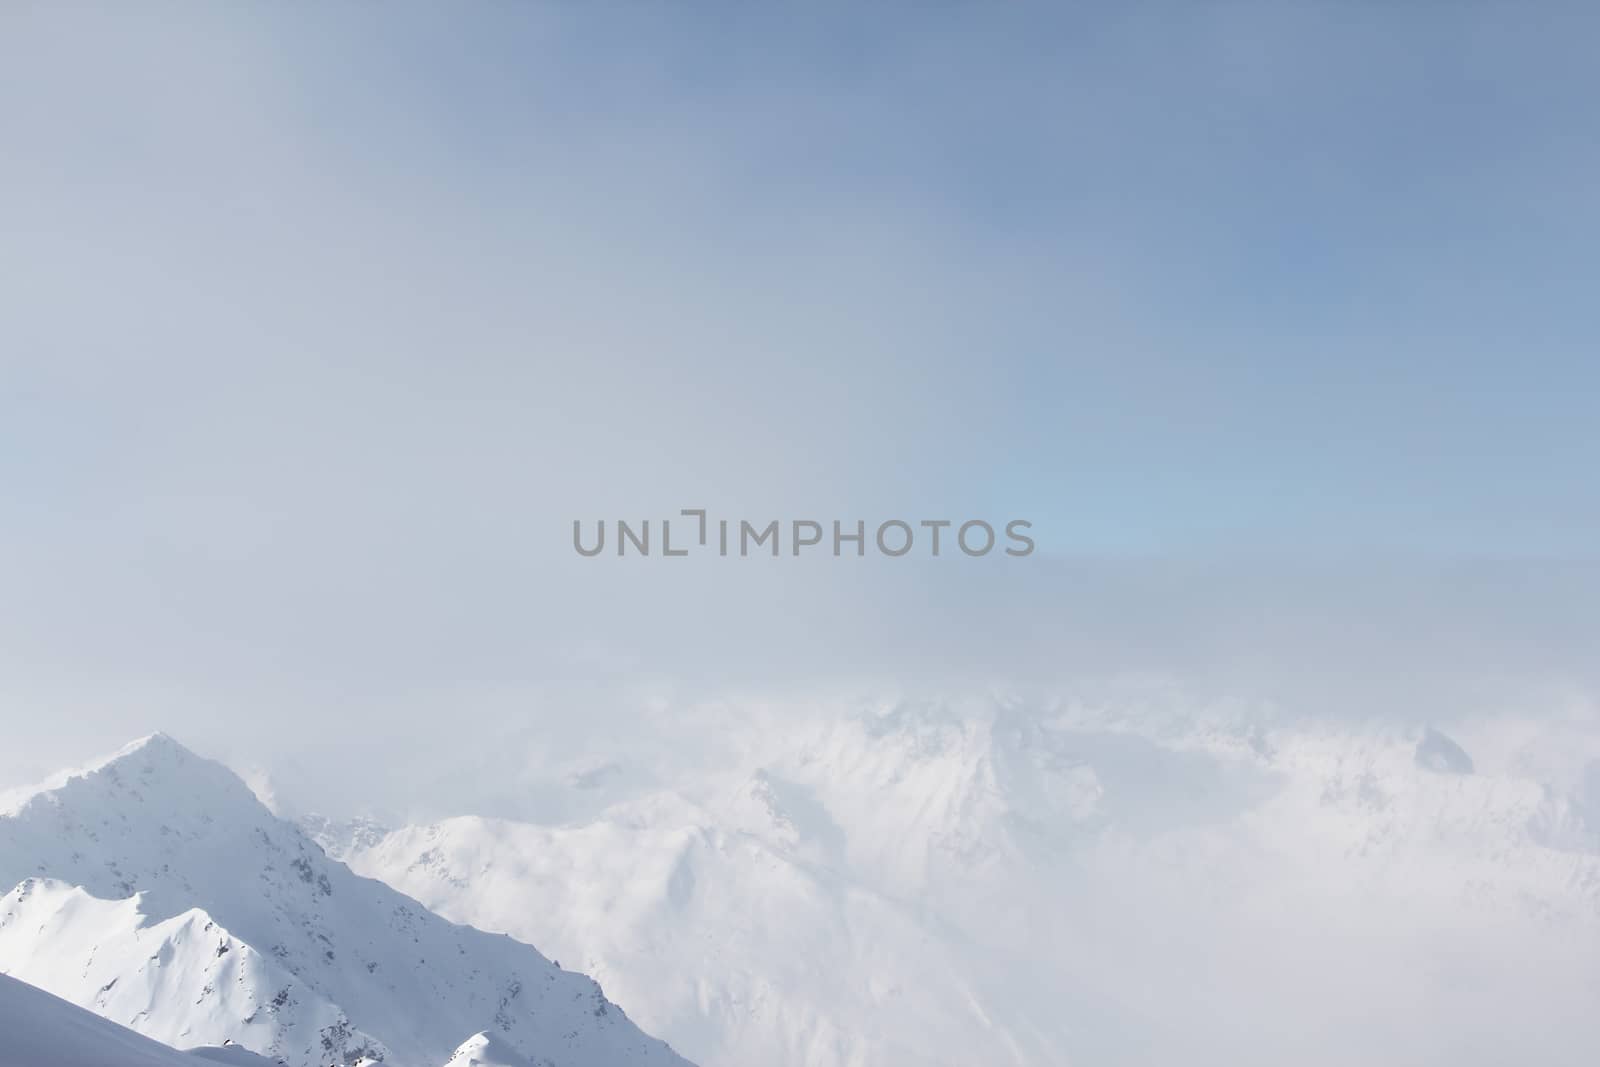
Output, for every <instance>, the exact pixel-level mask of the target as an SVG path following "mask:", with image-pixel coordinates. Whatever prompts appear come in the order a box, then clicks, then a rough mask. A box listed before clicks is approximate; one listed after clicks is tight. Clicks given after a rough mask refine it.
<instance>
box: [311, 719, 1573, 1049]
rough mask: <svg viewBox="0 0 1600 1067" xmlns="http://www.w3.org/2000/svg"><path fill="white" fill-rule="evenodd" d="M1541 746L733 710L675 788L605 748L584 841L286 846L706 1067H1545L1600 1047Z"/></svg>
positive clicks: (1551, 738)
mask: <svg viewBox="0 0 1600 1067" xmlns="http://www.w3.org/2000/svg"><path fill="white" fill-rule="evenodd" d="M674 725H675V727H676V728H679V729H680V730H681V731H682V735H683V736H685V737H688V736H694V733H693V732H694V731H695V730H697V729H700V728H701V727H702V726H704V725H705V724H694V723H690V722H689V721H687V718H685V719H684V720H683V721H682V722H681V723H675V724H674ZM1569 725H1570V726H1571V729H1570V730H1569V731H1568V732H1567V733H1561V732H1560V729H1561V727H1560V725H1559V724H1551V725H1548V726H1546V727H1543V728H1541V730H1539V731H1533V732H1528V731H1524V732H1521V733H1519V732H1517V730H1516V729H1515V728H1513V727H1511V726H1507V727H1505V728H1504V729H1501V730H1500V731H1499V732H1496V729H1495V728H1493V727H1492V726H1486V727H1485V728H1484V729H1483V730H1480V731H1479V732H1478V733H1476V734H1474V735H1473V736H1472V737H1470V738H1468V737H1462V738H1458V739H1456V740H1452V739H1451V738H1449V737H1446V736H1445V735H1443V734H1440V733H1437V732H1430V733H1421V732H1416V731H1401V730H1390V731H1385V730H1376V729H1366V728H1360V727H1355V726H1350V727H1314V726H1308V725H1303V724H1302V725H1284V724H1279V725H1274V724H1273V723H1271V722H1267V723H1265V724H1263V723H1262V722H1261V721H1259V720H1256V719H1253V718H1251V717H1249V716H1241V717H1235V716H1232V715H1231V714H1223V713H1218V714H1216V715H1212V716H1209V717H1208V716H1204V715H1196V714H1194V713H1193V712H1192V710H1182V711H1181V713H1175V714H1172V715H1163V714H1160V713H1159V712H1158V711H1151V710H1149V709H1144V710H1140V711H1139V712H1138V713H1137V714H1124V713H1113V712H1111V711H1107V710H1104V709H1100V708H1095V707H1087V706H1086V707H1062V708H1057V709H1054V710H1052V711H1051V712H1049V713H1048V714H1041V713H1037V712H1033V711H1024V710H1023V709H1020V708H1013V707H1009V706H1007V705H1006V704H1005V703H1003V702H994V703H991V704H986V705H984V706H981V707H977V708H974V707H963V708H961V709H959V710H956V709H949V708H944V707H940V706H935V705H912V704H895V705H886V706H883V707H873V708H864V709H861V710H859V711H852V712H850V713H848V714H844V715H842V716H839V717H833V718H828V719H826V720H804V719H802V718H798V717H797V718H794V719H786V718H785V717H784V716H782V715H774V716H770V717H767V718H764V719H762V718H759V717H756V716H754V715H753V714H752V715H751V716H750V717H748V719H741V718H739V717H737V716H735V717H730V718H728V719H726V720H723V721H721V722H720V723H719V724H718V728H717V731H716V732H715V733H713V732H711V731H707V730H702V731H701V734H700V736H705V737H711V736H716V737H718V738H719V739H720V741H719V743H718V744H717V745H715V746H713V745H705V746H699V745H693V744H689V743H682V744H679V745H677V746H675V747H674V748H672V750H671V751H672V752H674V753H693V754H694V755H684V756H682V757H681V758H683V759H685V760H686V761H687V760H692V759H698V760H700V762H698V763H691V762H686V763H685V764H684V765H683V766H680V767H673V766H671V765H667V764H664V763H663V762H661V761H660V760H654V761H652V757H651V755H650V754H649V753H648V752H646V751H645V750H643V749H641V750H640V751H639V752H635V753H631V754H630V753H626V752H611V753H607V754H606V755H605V758H606V759H607V760H614V761H616V762H615V763H608V764H607V773H606V776H605V779H606V784H605V787H604V788H605V789H606V790H608V791H609V795H608V796H607V798H606V799H607V803H606V804H605V805H603V806H601V808H600V810H598V811H597V812H593V813H587V814H583V815H581V816H579V817H577V818H568V819H565V820H562V821H558V822H553V823H551V824H540V823H537V822H530V821H512V820H506V819H490V818H479V817H470V816H469V817H459V818H450V819H445V820H443V821H439V822H431V823H427V824H424V825H415V826H407V827H403V828H401V829H397V830H394V831H392V832H388V833H383V832H382V831H380V830H377V829H375V828H374V827H373V826H372V825H371V823H370V822H358V823H356V824H354V825H353V826H352V827H351V828H350V829H349V830H345V829H341V827H340V826H339V825H338V824H337V823H335V822H331V821H329V820H326V819H322V820H313V821H314V824H315V826H316V834H317V836H318V837H319V838H320V839H321V840H322V841H323V843H324V844H325V845H326V847H327V848H329V849H330V851H331V852H333V853H334V854H336V855H340V856H343V857H344V858H346V859H347V861H348V862H349V863H350V864H351V866H352V867H353V868H354V869H356V870H357V871H360V872H362V873H364V874H368V875H371V876H373V877H378V878H382V879H384V880H385V881H387V882H389V883H390V884H391V885H393V886H395V887H396V888H398V889H400V890H402V891H403V892H405V893H407V894H410V895H412V896H414V897H416V898H417V899H418V900H421V901H423V902H424V903H426V904H427V905H428V906H429V907H431V908H433V909H435V910H436V911H438V912H439V913H440V914H442V915H445V916H447V917H449V918H452V919H455V920H457V921H461V922H469V923H471V924H473V925H474V926H477V927H480V928H482V929H488V930H499V931H505V932H508V933H510V934H512V935H513V936H515V937H518V938H521V939H524V940H528V941H530V942H532V943H535V944H538V945H540V946H542V947H544V948H545V950H546V951H549V952H551V953H552V954H554V955H555V956H556V957H557V958H558V959H560V960H562V961H563V962H565V963H567V964H568V965H569V966H576V967H579V968H581V969H583V970H584V971H586V972H587V973H590V974H593V975H595V976H596V977H597V978H598V979H599V980H601V981H602V982H603V983H604V984H605V986H606V988H607V989H608V990H610V991H611V992H612V993H614V994H615V995H617V996H618V997H619V998H620V999H621V1000H622V1001H623V1002H624V1003H626V1004H628V1006H629V1009H630V1012H631V1013H632V1014H633V1016H634V1017H635V1018H637V1019H638V1020H639V1021H640V1024H641V1025H642V1026H644V1027H645V1028H646V1029H647V1030H649V1031H650V1032H652V1033H657V1034H660V1035H662V1036H663V1037H665V1038H667V1039H668V1040H669V1041H671V1042H672V1044H673V1045H674V1047H676V1048H679V1049H681V1050H682V1051H683V1052H684V1054H685V1055H687V1056H689V1057H691V1058H693V1059H695V1060H696V1062H699V1063H702V1064H704V1065H705V1067H748V1065H751V1064H761V1065H762V1067H867V1065H877V1064H916V1065H919V1067H969V1065H971V1064H977V1063H982V1064H986V1065H1002V1064H1011V1065H1028V1067H1060V1065H1061V1064H1065V1063H1083V1064H1106V1063H1129V1064H1142V1063H1185V1064H1197V1063H1226V1064H1230V1065H1242V1064H1257V1063H1259V1064H1273V1063H1284V1062H1294V1063H1297V1064H1302V1065H1305V1064H1322V1063H1326V1064H1347V1063H1350V1062H1358V1061H1360V1060H1362V1059H1368V1060H1372V1061H1374V1062H1387V1063H1407V1064H1450V1065H1452V1067H1458V1065H1461V1064H1494V1063H1505V1062H1512V1061H1515V1060H1520V1061H1522V1062H1534V1061H1538V1062H1541V1063H1571V1062H1574V1060H1573V1058H1572V1056H1573V1053H1572V1051H1571V1050H1573V1049H1575V1048H1584V1047H1587V1048H1590V1049H1593V1048H1594V1047H1596V1044H1597V1042H1600V1016H1597V1014H1596V1013H1595V1012H1593V1011H1592V1004H1593V1003H1595V1002H1597V1001H1596V999H1595V998H1596V997H1597V996H1600V849H1597V837H1596V834H1595V829H1596V827H1600V818H1597V816H1600V785H1597V783H1600V762H1597V760H1600V749H1597V748H1596V745H1595V740H1594V738H1595V734H1594V731H1593V730H1592V729H1591V727H1590V726H1589V725H1588V723H1587V720H1583V721H1579V722H1575V723H1572V724H1569ZM1458 741H1459V742H1461V743H1458ZM619 747H621V745H619ZM1469 750H1470V754H1469ZM658 751H665V749H658ZM706 753H711V755H709V756H708V755H706ZM1474 761H1476V762H1475V763H1474ZM549 778H550V781H551V782H557V781H560V780H563V779H565V780H568V781H571V782H574V783H576V784H575V785H574V788H575V789H579V788H586V789H588V791H590V792H593V789H592V788H589V787H591V786H592V784H593V781H594V779H595V778H596V776H593V775H582V774H577V775H575V774H572V773H571V769H570V768H555V769H554V770H553V771H552V774H551V775H550V776H549ZM619 783H620V784H619ZM630 783H638V784H637V786H636V787H633V786H631V785H630ZM540 788H545V786H544V785H541V786H540ZM581 802H582V797H581V796H575V798H574V799H573V802H572V804H571V805H569V809H572V808H576V807H577V806H578V805H580V804H581Z"/></svg>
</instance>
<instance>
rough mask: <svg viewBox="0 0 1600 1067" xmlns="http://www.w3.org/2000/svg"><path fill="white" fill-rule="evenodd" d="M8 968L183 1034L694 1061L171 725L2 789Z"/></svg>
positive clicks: (285, 1054)
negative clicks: (188, 746)
mask: <svg viewBox="0 0 1600 1067" xmlns="http://www.w3.org/2000/svg"><path fill="white" fill-rule="evenodd" d="M0 884H4V885H15V886H16V888H15V889H14V890H13V891H11V892H10V893H9V894H8V895H7V896H6V897H5V898H4V905H3V910H0V971H3V972H6V973H9V974H11V975H13V976H16V977H18V978H21V979H23V980H25V981H28V982H31V983H33V984H36V985H38V986H40V987H41V988H44V989H46V990H48V991H49V992H51V993H54V994H56V995H57V996H60V997H63V998H65V999H67V1000H69V1001H71V1002H72V1003H74V1004H78V1005H80V1006H83V1007H86V1008H89V1009H91V1010H93V1011H95V1012H98V1013H100V1014H102V1015H105V1016H106V1017H108V1018H110V1019H112V1020H114V1021H116V1022H118V1023H122V1024H125V1025H127V1026H129V1027H131V1028H133V1029H135V1030H137V1031H139V1032H140V1033H143V1034H146V1035H149V1036H151V1037H155V1038H158V1039H160V1040H162V1041H164V1042H166V1043H169V1044H173V1045H183V1046H188V1045H198V1044H221V1043H222V1042H223V1041H225V1040H230V1039H231V1040H232V1041H235V1042H237V1043H238V1044H240V1045H242V1046H245V1047H246V1048H249V1049H253V1050H255V1051H257V1052H260V1053H263V1054H266V1055H270V1056H273V1057H282V1058H283V1059H285V1060H286V1061H287V1062H288V1063H289V1064H291V1065H294V1067H313V1065H321V1064H326V1063H328V1062H330V1061H338V1062H349V1061H354V1060H356V1059H358V1058H360V1057H362V1056H367V1057H374V1058H379V1057H381V1058H382V1059H383V1060H385V1061H386V1062H388V1063H393V1064H398V1065H400V1067H434V1065H436V1064H439V1063H442V1062H444V1061H445V1060H446V1059H447V1058H448V1057H449V1056H450V1055H451V1054H452V1050H453V1049H456V1048H457V1046H458V1045H459V1044H460V1042H461V1041H462V1039H463V1038H464V1037H466V1036H467V1035H470V1034H474V1033H479V1032H487V1033H490V1034H493V1035H494V1038H495V1041H496V1042H497V1043H498V1044H499V1046H501V1047H504V1048H505V1049H507V1050H510V1051H511V1052H514V1053H515V1054H516V1055H519V1056H522V1057H525V1058H526V1059H527V1060H528V1061H529V1062H531V1063H535V1064H539V1065H541V1067H543V1065H561V1067H569V1065H570V1067H613V1065H619V1064H628V1065H634V1064H638V1065H660V1067H668V1065H671V1067H681V1065H682V1064H684V1062H685V1061H683V1060H682V1059H681V1058H680V1057H678V1056H677V1055H675V1054H674V1053H673V1052H672V1051H671V1050H670V1049H669V1048H668V1047H667V1046H666V1045H664V1044H662V1043H661V1042H660V1041H657V1040H655V1039H653V1038H651V1037H648V1036H646V1035H645V1034H644V1033H642V1032H641V1031H640V1030H639V1029H638V1028H637V1027H636V1026H634V1024H633V1023H632V1022H631V1021H630V1020H629V1019H628V1018H627V1017H626V1015H624V1014H623V1012H622V1011H621V1010H620V1009H619V1008H618V1007H617V1006H616V1005H615V1004H613V1003H612V1002H610V1001H609V1000H607V999H606V997H605V996H604V994H602V992H601V990H600V988H599V986H598V985H596V984H595V982H594V981H592V980H591V979H589V978H587V977H585V976H583V975H580V974H576V973H572V972H568V971H563V970H561V969H559V968H558V967H556V966H554V965H552V964H551V963H550V962H549V961H548V960H547V959H546V958H545V957H543V956H542V955H540V954H539V953H538V952H537V951H535V950H534V949H532V948H530V947H528V946H527V945H526V944H523V943H520V942H518V941H514V940H512V939H510V938H508V937H506V936H504V935H494V934H488V933H482V932H480V931H478V930H474V929H471V928H468V927H464V926H457V925H455V924H453V923H450V922H447V921H445V920H443V919H441V918H439V917H438V916H436V915H434V914H432V913H430V912H429V911H428V910H427V909H426V908H424V907H422V906H421V905H419V904H418V903H417V902H416V901H414V900H412V899H409V898H407V897H404V896H402V895H401V894H399V893H397V892H395V891H394V890H393V889H391V888H389V887H388V886H385V885H382V884H380V883H378V882H374V881H370V880H367V879H364V878H359V877H357V876H355V875H353V874H352V873H351V872H350V871H349V870H348V869H347V868H346V867H345V866H344V865H343V864H341V863H338V862H336V861H334V860H331V859H329V858H328V857H327V856H326V855H324V854H323V852H322V850H321V849H320V848H318V847H317V846H316V845H315V844H314V843H313V842H311V841H310V840H309V839H308V838H307V837H306V835H305V834H304V833H303V832H302V831H301V830H300V829H299V828H297V827H296V826H294V825H293V824H290V823H286V822H283V821H281V820H279V819H277V818H276V817H274V816H273V815H272V814H271V813H270V812H268V811H267V810H266V809H265V808H264V807H263V806H262V805H261V804H260V803H259V802H258V801H257V800H256V798H255V796H254V795H253V794H252V793H251V792H250V790H249V789H248V788H247V787H246V786H245V785H244V783H243V782H241V781H240V780H239V779H238V778H237V777H236V776H234V775H233V773H232V772H230V771H229V770H228V769H227V768H225V767H223V766H222V765H220V764H218V763H214V762H212V761H209V760H205V759H201V758H199V757H197V756H195V755H193V754H192V753H190V752H188V751H187V750H185V749H184V748H183V747H182V746H180V745H178V744H177V743H176V742H174V741H172V740H171V739H169V738H167V737H164V736H162V735H155V736H153V737H149V738H146V739H144V740H142V741H138V742H135V743H134V744H132V745H130V746H128V747H127V748H125V749H123V750H122V751H120V752H118V753H117V754H115V755H114V756H112V757H110V758H109V759H106V760H104V761H102V762H100V763H98V764H95V765H94V766H91V767H89V768H87V769H85V770H82V771H78V772H72V773H68V774H63V775H60V776H58V777H57V778H56V779H53V780H52V781H50V782H48V783H46V784H45V785H43V786H40V787H38V788H35V789H31V790H23V791H19V792H16V793H13V794H10V795H8V796H6V797H4V798H0Z"/></svg>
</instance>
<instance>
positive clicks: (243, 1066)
mask: <svg viewBox="0 0 1600 1067" xmlns="http://www.w3.org/2000/svg"><path fill="white" fill-rule="evenodd" d="M219 1063H220V1064H224V1065H231V1067H273V1061H272V1060H269V1059H266V1058H264V1057H261V1056H257V1055H256V1054H255V1053H253V1052H249V1051H248V1050H246V1049H242V1048H239V1047H238V1046H236V1045H229V1046H227V1047H223V1046H220V1045H218V1046H204V1047H200V1048H193V1049H189V1050H187V1051H185V1052H179V1051H177V1050H176V1049H172V1048H168V1047H167V1046H166V1045H163V1044H161V1043H160V1042H158V1041H152V1040H150V1039H149V1038H148V1037H145V1036H144V1035H142V1034H139V1033H135V1032H134V1031H132V1030H129V1029H128V1028H127V1027H125V1026H118V1025H117V1024H116V1023H114V1022H111V1021H110V1020H109V1019H103V1018H101V1017H100V1016H98V1015H96V1014H95V1013H94V1012H91V1011H86V1010H84V1009H83V1008H80V1007H78V1006H77V1005H76V1004H69V1003H68V1002H67V1001H65V1000H62V999H61V998H60V997H55V996H51V995H50V994H49V993H46V992H45V991H44V990H42V989H37V988H35V987H33V986H31V985H28V984H27V983H25V982H20V981H18V980H17V979H15V978H10V977H8V976H6V975H3V974H0V1067H210V1065H214V1064H219Z"/></svg>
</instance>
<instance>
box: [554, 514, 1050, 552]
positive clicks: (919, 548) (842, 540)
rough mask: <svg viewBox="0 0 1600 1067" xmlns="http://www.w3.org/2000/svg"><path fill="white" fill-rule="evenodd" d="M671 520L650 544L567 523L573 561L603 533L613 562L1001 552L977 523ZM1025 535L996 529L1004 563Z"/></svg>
mask: <svg viewBox="0 0 1600 1067" xmlns="http://www.w3.org/2000/svg"><path fill="white" fill-rule="evenodd" d="M678 516H679V517H678V519H677V520H673V519H659V520H655V523H654V530H655V531H656V532H657V533H659V535H660V536H659V537H658V538H655V539H654V540H652V536H651V534H652V520H650V519H644V520H640V521H633V520H629V519H617V520H615V521H614V522H612V523H611V524H610V526H609V527H608V525H607V522H606V520H605V519H597V520H595V523H594V528H593V530H592V531H589V532H586V531H585V529H584V521H583V520H582V519H573V520H572V547H573V548H574V549H575V550H576V551H577V553H578V555H580V556H590V557H593V556H599V555H602V554H604V553H605V552H606V544H607V530H608V528H609V530H610V532H611V544H612V546H613V547H612V551H613V552H614V553H615V554H616V555H618V556H629V555H636V556H650V555H652V554H653V555H657V556H669V557H682V556H688V555H691V554H702V555H710V554H713V553H714V554H715V555H717V556H723V557H728V556H734V557H745V556H752V555H762V554H770V555H772V556H774V557H776V556H780V555H783V554H784V553H785V552H786V551H787V553H788V555H790V556H800V555H802V554H804V555H826V554H828V551H829V548H830V547H831V549H832V554H833V555H834V556H844V555H849V554H854V555H856V556H865V555H866V554H867V551H868V548H869V546H870V547H871V548H872V549H874V550H875V552H876V554H878V555H883V556H891V557H896V558H898V557H900V556H906V555H910V554H911V553H912V552H913V551H915V552H917V553H918V554H919V555H926V556H930V557H938V556H942V555H951V554H953V553H952V552H951V551H950V550H951V548H952V546H953V548H954V549H956V550H958V551H959V552H960V553H961V554H962V555H965V556H987V555H988V554H989V553H990V552H992V551H994V550H995V548H997V547H999V546H1000V535H999V534H997V533H996V531H995V527H994V525H992V524H990V523H988V522H986V521H984V520H983V519H969V520H967V521H965V522H962V523H959V524H958V523H956V522H954V521H953V520H951V519H917V520H915V521H911V520H907V519H889V520H887V521H885V522H880V523H878V524H877V525H876V527H874V528H872V529H870V530H869V529H868V526H867V521H866V520H865V519H856V520H853V521H852V522H842V521H840V520H838V519H834V520H832V522H831V523H830V524H827V525H824V524H823V523H822V522H819V521H817V520H815V519H789V520H783V519H769V520H768V521H766V522H765V523H758V522H751V521H750V520H748V519H712V518H710V517H709V516H708V515H707V513H706V509H705V508H684V509H683V510H682V511H680V512H679V513H678ZM682 520H692V521H691V522H685V521H682ZM674 521H678V523H679V525H678V526H677V528H676V529H677V530H678V531H679V532H678V533H677V534H674V532H673V531H674V527H673V525H672V524H673V522H674ZM685 527H688V528H687V529H685ZM830 527H831V528H830ZM1031 529H1033V523H1031V522H1029V521H1028V520H1027V519H1012V520H1011V521H1009V522H1007V523H1006V524H1005V526H1004V527H1003V530H1004V535H1005V546H1004V548H1003V551H1004V553H1005V554H1006V555H1007V556H1028V555H1032V554H1033V538H1031V537H1029V536H1028V534H1027V532H1026V531H1028V530H1031Z"/></svg>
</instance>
